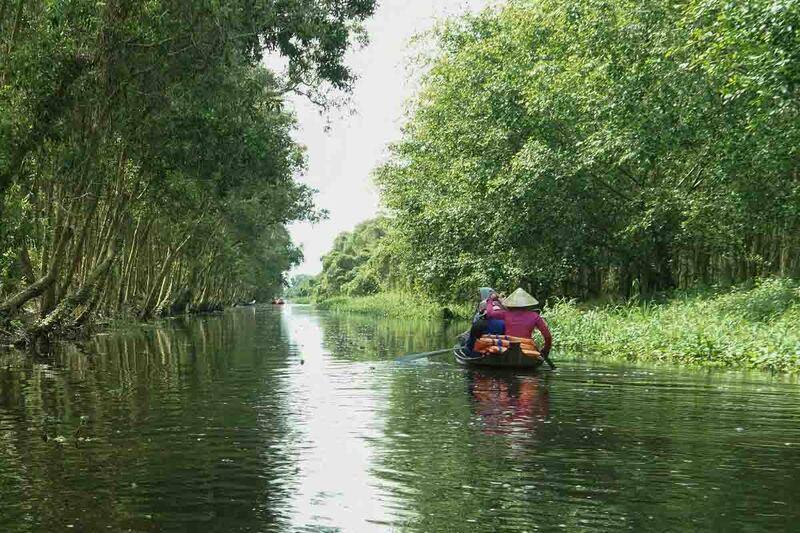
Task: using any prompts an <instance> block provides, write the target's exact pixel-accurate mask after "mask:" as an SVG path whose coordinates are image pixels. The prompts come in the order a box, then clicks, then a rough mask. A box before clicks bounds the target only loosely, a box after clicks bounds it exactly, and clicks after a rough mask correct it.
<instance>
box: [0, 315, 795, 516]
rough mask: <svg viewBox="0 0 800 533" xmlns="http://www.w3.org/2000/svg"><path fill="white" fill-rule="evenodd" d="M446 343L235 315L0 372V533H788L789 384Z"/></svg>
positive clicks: (420, 335) (381, 326) (304, 318)
mask: <svg viewBox="0 0 800 533" xmlns="http://www.w3.org/2000/svg"><path fill="white" fill-rule="evenodd" d="M462 329H463V325H462V324H451V325H447V324H444V323H442V322H437V321H397V320H384V319H378V318H374V317H364V316H348V315H337V314H330V313H320V312H317V311H315V310H313V309H312V308H309V307H301V306H282V307H275V308H273V307H263V308H261V307H257V308H243V309H238V310H234V311H233V312H230V313H226V314H224V315H219V316H210V317H201V318H193V319H188V320H176V321H169V322H165V323H161V324H158V325H153V326H149V327H145V328H136V329H133V330H131V331H127V332H117V333H114V334H110V335H102V336H98V337H96V338H94V339H92V340H91V341H90V342H87V343H85V344H84V345H82V346H80V347H64V348H63V349H62V350H61V351H59V352H58V353H57V354H56V356H55V357H54V358H52V359H40V360H32V359H30V358H28V357H27V356H24V355H22V354H14V353H12V354H4V355H0V501H2V505H0V529H2V531H4V532H5V531H61V530H64V529H68V528H70V526H71V528H72V529H76V530H83V531H97V530H104V529H110V530H115V531H116V530H128V529H130V530H137V531H151V530H218V531H238V530H246V531H273V530H274V531H339V530H341V531H371V530H376V531H381V530H387V529H396V530H402V531H419V532H430V531H487V532H489V531H491V532H494V531H503V530H509V531H536V530H554V529H567V530H570V531H610V530H634V531H636V530H638V531H641V530H647V531H649V530H666V531H683V530H720V531H724V530H747V531H770V530H791V529H792V528H793V527H794V525H795V524H796V523H797V521H798V520H800V508H797V506H795V505H794V504H793V502H795V501H798V500H800V485H798V483H797V479H798V467H797V465H798V464H800V407H799V406H800V389H798V387H797V386H796V385H794V384H792V383H788V382H784V381H781V380H775V379H769V378H768V377H766V376H763V375H746V374H721V373H709V372H693V371H676V370H675V369H665V368H646V367H627V366H624V365H616V366H615V365H609V364H592V363H590V362H580V361H565V360H564V359H563V358H562V365H560V370H559V371H558V372H557V373H546V372H542V373H539V374H530V373H514V372H504V373H497V372H492V371H487V370H468V369H463V368H461V367H458V366H457V365H455V364H454V363H453V362H452V361H450V360H449V358H448V356H443V357H441V358H434V359H431V360H421V361H417V362H415V363H414V364H406V365H396V364H395V363H394V362H393V360H394V358H395V357H396V356H398V355H402V354H407V353H413V352H420V351H428V350H433V349H436V348H441V347H444V346H447V343H449V342H450V340H451V339H452V338H453V336H454V332H458V331H460V330H462Z"/></svg>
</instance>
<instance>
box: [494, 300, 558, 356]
mask: <svg viewBox="0 0 800 533" xmlns="http://www.w3.org/2000/svg"><path fill="white" fill-rule="evenodd" d="M538 304H539V302H538V301H537V300H536V298H534V297H533V296H531V295H530V294H528V293H527V292H525V291H524V290H523V289H522V288H518V289H517V290H515V291H514V292H512V293H511V295H509V296H508V297H507V298H503V299H502V301H501V300H500V297H499V296H498V295H497V294H496V293H492V294H490V295H489V298H488V299H487V300H486V318H488V319H491V320H502V321H503V323H504V325H505V335H511V336H513V337H524V338H531V337H532V336H533V332H534V330H536V329H538V330H539V331H540V332H541V333H542V337H544V346H543V347H541V349H540V350H539V352H540V353H541V354H542V357H547V355H548V354H549V353H550V348H551V347H552V345H553V336H552V335H551V334H550V328H548V327H547V322H545V321H544V319H543V318H542V317H541V316H540V315H539V313H538V312H536V311H535V310H534V307H535V306H536V305H538Z"/></svg>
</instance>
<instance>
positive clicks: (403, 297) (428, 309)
mask: <svg viewBox="0 0 800 533" xmlns="http://www.w3.org/2000/svg"><path fill="white" fill-rule="evenodd" d="M316 306H317V308H319V309H325V310H330V311H343V312H350V313H369V314H373V315H378V316H385V317H397V318H401V317H409V318H412V317H413V318H420V317H430V318H464V319H468V318H470V317H471V316H472V309H473V307H472V306H470V305H468V304H450V305H442V304H441V303H437V302H435V301H433V300H430V299H427V298H425V297H423V296H421V295H414V294H409V293H402V292H393V293H389V292H384V293H379V294H372V295H369V296H358V297H350V296H338V297H335V298H329V299H327V300H324V301H322V302H318V303H317V304H316Z"/></svg>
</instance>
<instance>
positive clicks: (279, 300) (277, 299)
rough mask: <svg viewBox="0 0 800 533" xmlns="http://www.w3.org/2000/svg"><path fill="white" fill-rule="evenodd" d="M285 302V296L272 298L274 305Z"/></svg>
mask: <svg viewBox="0 0 800 533" xmlns="http://www.w3.org/2000/svg"><path fill="white" fill-rule="evenodd" d="M284 303H285V302H284V301H283V298H274V299H273V300H272V305H283V304H284Z"/></svg>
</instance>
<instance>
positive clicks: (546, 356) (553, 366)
mask: <svg viewBox="0 0 800 533" xmlns="http://www.w3.org/2000/svg"><path fill="white" fill-rule="evenodd" d="M540 355H542V354H540ZM542 359H544V362H545V363H547V364H548V366H549V367H550V370H555V369H556V364H555V363H554V362H552V361H551V360H550V354H547V355H542Z"/></svg>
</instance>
